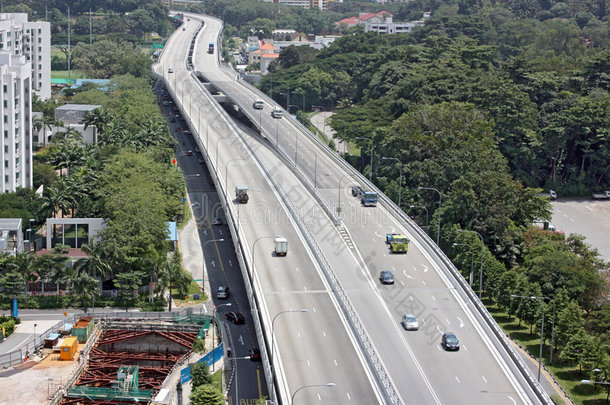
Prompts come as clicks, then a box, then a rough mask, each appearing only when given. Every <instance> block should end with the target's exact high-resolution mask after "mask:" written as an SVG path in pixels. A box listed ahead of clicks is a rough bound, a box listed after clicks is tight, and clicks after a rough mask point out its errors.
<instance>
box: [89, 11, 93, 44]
mask: <svg viewBox="0 0 610 405" xmlns="http://www.w3.org/2000/svg"><path fill="white" fill-rule="evenodd" d="M91 18H92V17H91V7H89V45H91V44H92V43H93V23H92V21H91Z"/></svg>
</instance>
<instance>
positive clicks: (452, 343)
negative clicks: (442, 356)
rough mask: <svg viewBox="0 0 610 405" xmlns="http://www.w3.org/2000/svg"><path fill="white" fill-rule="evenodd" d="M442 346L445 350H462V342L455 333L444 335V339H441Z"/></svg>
mask: <svg viewBox="0 0 610 405" xmlns="http://www.w3.org/2000/svg"><path fill="white" fill-rule="evenodd" d="M441 346H443V348H444V349H445V350H455V351H457V350H460V341H459V340H458V338H457V336H455V333H453V332H445V333H443V337H442V339H441Z"/></svg>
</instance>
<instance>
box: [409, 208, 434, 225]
mask: <svg viewBox="0 0 610 405" xmlns="http://www.w3.org/2000/svg"><path fill="white" fill-rule="evenodd" d="M413 208H421V209H423V210H425V211H426V226H428V225H429V224H430V219H429V217H428V208H426V207H424V206H423V205H409V210H411V209H413ZM407 212H409V211H407Z"/></svg>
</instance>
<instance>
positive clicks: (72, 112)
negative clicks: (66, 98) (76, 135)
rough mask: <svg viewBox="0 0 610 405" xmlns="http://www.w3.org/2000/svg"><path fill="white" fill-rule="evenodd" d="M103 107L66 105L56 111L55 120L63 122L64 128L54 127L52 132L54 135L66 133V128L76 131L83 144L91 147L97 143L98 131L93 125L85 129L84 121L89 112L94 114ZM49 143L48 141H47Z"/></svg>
mask: <svg viewBox="0 0 610 405" xmlns="http://www.w3.org/2000/svg"><path fill="white" fill-rule="evenodd" d="M101 107H102V106H101V105H96V104H65V105H62V106H60V107H57V108H56V109H55V119H56V120H57V121H61V122H62V123H63V126H61V127H54V128H53V130H52V131H51V133H52V134H55V133H57V132H62V131H65V130H66V128H71V129H74V130H76V131H78V132H80V133H81V135H82V137H83V142H84V143H86V144H88V145H91V144H94V143H97V131H96V129H95V127H94V126H93V125H89V126H88V127H87V129H85V124H83V120H84V119H85V114H86V113H87V112H93V111H94V110H97V109H98V108H101ZM46 141H47V142H48V139H47V140H46Z"/></svg>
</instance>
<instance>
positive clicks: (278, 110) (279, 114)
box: [271, 107, 284, 118]
mask: <svg viewBox="0 0 610 405" xmlns="http://www.w3.org/2000/svg"><path fill="white" fill-rule="evenodd" d="M282 115H284V113H283V112H282V109H281V108H280V107H274V108H273V111H271V116H272V117H273V118H282Z"/></svg>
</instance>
